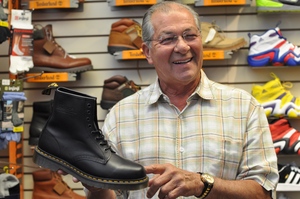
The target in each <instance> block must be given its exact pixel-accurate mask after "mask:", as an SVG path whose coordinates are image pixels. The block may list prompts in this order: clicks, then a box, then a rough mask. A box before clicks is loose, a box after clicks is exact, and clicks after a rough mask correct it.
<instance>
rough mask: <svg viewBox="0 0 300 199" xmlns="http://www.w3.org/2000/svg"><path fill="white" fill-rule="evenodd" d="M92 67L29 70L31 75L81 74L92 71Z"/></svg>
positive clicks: (45, 67)
mask: <svg viewBox="0 0 300 199" xmlns="http://www.w3.org/2000/svg"><path fill="white" fill-rule="evenodd" d="M92 69H93V66H92V65H86V66H80V67H74V68H53V67H47V66H34V67H33V68H31V69H30V70H29V72H30V73H32V72H38V73H40V72H68V73H81V72H85V71H88V70H92Z"/></svg>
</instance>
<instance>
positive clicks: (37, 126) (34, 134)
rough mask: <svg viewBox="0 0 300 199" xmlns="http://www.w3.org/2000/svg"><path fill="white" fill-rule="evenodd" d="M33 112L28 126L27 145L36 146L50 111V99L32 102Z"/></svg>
mask: <svg viewBox="0 0 300 199" xmlns="http://www.w3.org/2000/svg"><path fill="white" fill-rule="evenodd" d="M32 109H33V114H32V119H31V124H30V127H29V145H30V146H36V145H37V144H38V141H39V137H40V135H41V133H42V130H43V128H44V126H45V125H46V122H47V120H48V118H49V117H50V114H51V111H52V101H51V100H50V101H41V102H33V104H32Z"/></svg>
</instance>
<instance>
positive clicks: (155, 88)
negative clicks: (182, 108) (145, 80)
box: [147, 69, 214, 104]
mask: <svg viewBox="0 0 300 199" xmlns="http://www.w3.org/2000/svg"><path fill="white" fill-rule="evenodd" d="M211 86H212V82H211V81H210V80H209V79H208V78H207V76H206V74H205V73H204V71H203V70H202V69H201V80H200V83H199V85H198V86H197V88H196V90H195V92H194V93H193V94H192V95H191V96H190V98H191V97H192V96H195V95H198V96H199V97H201V98H203V99H206V100H210V99H213V98H214V97H213V91H212V87H211ZM163 95H164V93H163V92H162V90H161V88H160V86H159V81H158V78H156V81H155V82H154V83H152V84H151V85H150V94H149V97H148V100H147V102H148V103H147V104H154V103H156V102H157V101H158V100H159V99H160V98H161V97H163Z"/></svg>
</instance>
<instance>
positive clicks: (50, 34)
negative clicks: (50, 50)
mask: <svg viewBox="0 0 300 199" xmlns="http://www.w3.org/2000/svg"><path fill="white" fill-rule="evenodd" d="M45 31H46V36H47V39H48V41H51V42H52V43H53V44H54V45H55V46H56V47H57V48H58V49H59V50H61V51H63V52H64V54H65V55H64V58H66V57H67V56H68V55H69V54H68V53H67V52H66V51H65V49H64V48H63V47H61V45H59V44H58V43H57V42H56V41H55V39H54V37H53V34H52V31H50V30H49V29H46V30H45Z"/></svg>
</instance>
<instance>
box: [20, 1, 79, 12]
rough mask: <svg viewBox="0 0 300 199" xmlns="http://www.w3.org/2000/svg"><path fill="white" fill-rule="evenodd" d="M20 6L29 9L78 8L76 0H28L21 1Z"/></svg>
mask: <svg viewBox="0 0 300 199" xmlns="http://www.w3.org/2000/svg"><path fill="white" fill-rule="evenodd" d="M22 6H25V7H26V8H28V9H30V10H36V9H57V8H78V7H79V1H78V0H64V1H58V0H29V1H28V2H26V3H22Z"/></svg>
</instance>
